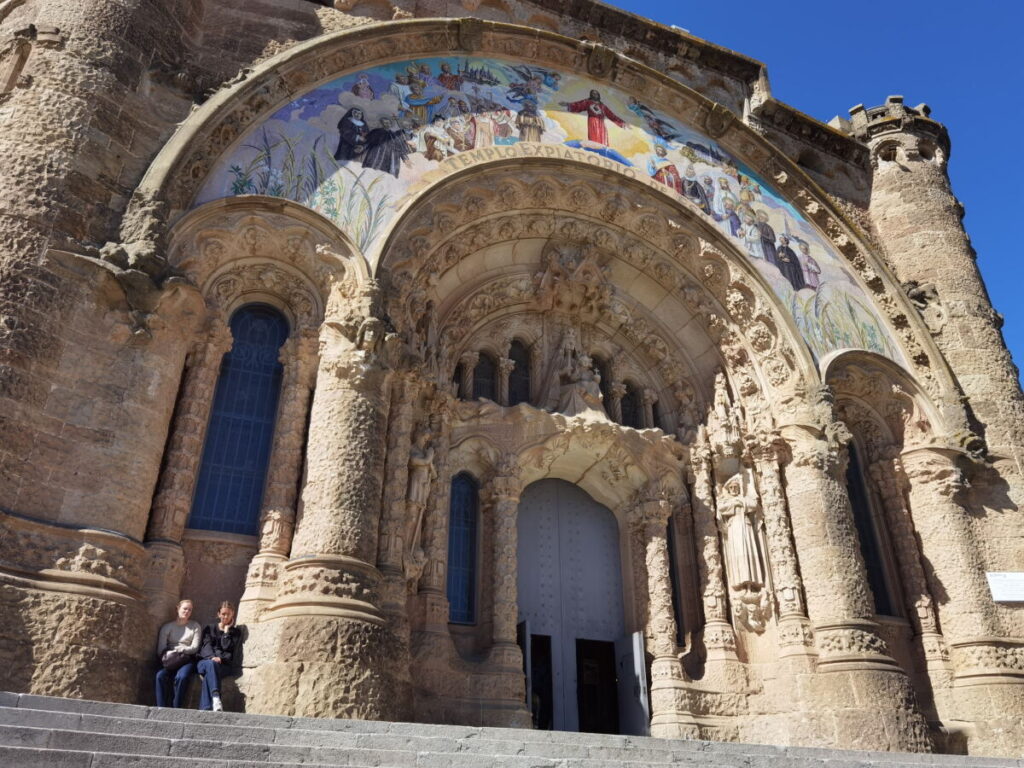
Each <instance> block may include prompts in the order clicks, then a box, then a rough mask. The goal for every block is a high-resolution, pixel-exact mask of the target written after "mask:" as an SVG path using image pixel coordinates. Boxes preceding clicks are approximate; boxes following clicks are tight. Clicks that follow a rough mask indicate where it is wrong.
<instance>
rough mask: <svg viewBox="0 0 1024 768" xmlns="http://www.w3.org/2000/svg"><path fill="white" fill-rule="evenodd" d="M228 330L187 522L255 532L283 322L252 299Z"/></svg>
mask: <svg viewBox="0 0 1024 768" xmlns="http://www.w3.org/2000/svg"><path fill="white" fill-rule="evenodd" d="M231 335H232V337H233V338H234V342H233V344H232V346H231V351H230V352H228V353H227V354H226V355H224V360H223V361H222V362H221V366H220V376H219V378H218V379H217V389H216V391H215V392H214V395H213V408H212V410H211V412H210V423H209V426H208V427H207V429H206V444H205V445H204V447H203V459H202V464H201V466H200V468H199V479H198V481H197V483H196V493H195V497H194V498H193V500H192V514H191V516H190V517H189V523H188V524H189V527H190V528H203V529H206V530H211V531H225V532H227V533H244V534H255V533H256V532H257V528H258V526H259V517H260V505H261V503H262V501H263V489H264V485H265V484H266V478H267V463H268V462H269V460H270V447H271V443H272V442H273V438H274V422H275V421H276V419H277V399H278V395H279V394H280V392H281V373H282V366H281V363H280V362H279V361H278V354H279V350H280V349H281V345H282V344H284V341H285V339H287V338H288V322H287V321H286V320H285V319H284V317H283V316H282V315H281V313H280V312H278V311H277V310H276V309H274V308H273V307H269V306H266V305H264V304H250V305H249V306H246V307H242V308H241V309H239V310H238V311H237V312H235V314H234V315H233V316H232V318H231Z"/></svg>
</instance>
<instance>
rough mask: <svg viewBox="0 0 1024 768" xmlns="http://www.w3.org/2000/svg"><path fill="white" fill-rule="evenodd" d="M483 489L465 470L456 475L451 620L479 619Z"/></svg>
mask: <svg viewBox="0 0 1024 768" xmlns="http://www.w3.org/2000/svg"><path fill="white" fill-rule="evenodd" d="M479 509H480V489H479V487H478V486H477V483H476V480H474V479H473V478H472V477H470V476H469V475H467V474H465V473H463V474H459V475H456V476H455V477H453V478H452V492H451V503H450V511H449V518H448V606H449V610H448V620H449V621H451V622H454V623H457V624H472V623H473V622H475V621H476V549H477V541H476V540H477V526H478V520H479Z"/></svg>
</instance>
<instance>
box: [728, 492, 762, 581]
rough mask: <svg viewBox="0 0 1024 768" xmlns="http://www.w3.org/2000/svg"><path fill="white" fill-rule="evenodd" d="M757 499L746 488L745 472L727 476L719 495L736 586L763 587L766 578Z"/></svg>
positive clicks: (729, 574) (732, 579) (729, 561)
mask: <svg viewBox="0 0 1024 768" xmlns="http://www.w3.org/2000/svg"><path fill="white" fill-rule="evenodd" d="M757 512H758V504H757V499H756V498H752V497H751V496H750V495H748V494H747V493H745V492H744V489H743V476H742V475H741V474H736V475H733V476H732V477H730V478H729V479H728V480H726V482H725V485H724V486H722V493H721V494H720V495H719V498H718V523H719V526H720V527H721V529H722V533H723V535H724V537H725V547H724V550H725V571H726V575H727V576H728V579H729V586H730V587H732V588H733V589H736V590H740V589H750V590H754V591H756V590H759V589H761V588H762V587H763V586H764V585H765V582H766V578H765V567H764V560H763V557H762V554H761V551H762V550H761V547H760V544H759V542H758V534H757V524H758V520H757Z"/></svg>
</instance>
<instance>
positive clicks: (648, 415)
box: [643, 387, 658, 429]
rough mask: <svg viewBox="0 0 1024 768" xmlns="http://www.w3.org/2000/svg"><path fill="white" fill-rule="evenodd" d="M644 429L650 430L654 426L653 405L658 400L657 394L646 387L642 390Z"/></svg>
mask: <svg viewBox="0 0 1024 768" xmlns="http://www.w3.org/2000/svg"><path fill="white" fill-rule="evenodd" d="M643 400H644V414H643V419H644V424H643V426H644V429H650V428H651V427H653V426H655V424H654V403H655V402H656V401H657V400H658V393H657V392H655V391H654V390H653V389H650V388H648V387H645V388H644V392H643Z"/></svg>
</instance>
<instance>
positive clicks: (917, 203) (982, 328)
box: [850, 96, 1024, 468]
mask: <svg viewBox="0 0 1024 768" xmlns="http://www.w3.org/2000/svg"><path fill="white" fill-rule="evenodd" d="M850 125H851V129H852V133H853V135H854V136H855V137H856V138H857V139H859V140H861V141H863V142H864V143H866V144H867V146H868V148H869V149H870V151H871V166H872V171H873V173H872V186H871V201H870V212H871V220H872V222H873V223H874V225H875V228H876V230H877V233H878V235H879V238H880V239H881V242H882V246H883V248H884V249H885V253H886V256H887V257H888V261H889V264H890V265H891V266H892V268H893V270H894V271H895V273H896V276H897V278H898V279H899V280H900V281H902V282H903V283H904V287H905V288H906V289H907V290H908V293H910V295H911V299H912V301H913V302H914V303H915V305H916V306H917V307H918V308H919V309H920V310H921V312H922V314H923V315H924V317H925V321H926V323H927V324H928V325H929V328H930V330H931V332H932V334H933V336H934V337H935V340H936V343H937V344H938V346H939V348H940V349H941V350H942V353H943V355H944V356H945V358H946V361H947V362H948V363H949V366H950V368H952V370H953V373H954V375H955V376H956V378H957V380H958V381H959V383H960V386H961V387H962V389H963V392H964V394H965V395H966V396H967V397H968V399H969V400H970V409H971V411H972V413H973V416H974V418H975V419H976V420H977V423H976V424H975V425H973V426H974V428H975V429H979V431H980V432H982V433H983V435H984V438H985V440H986V442H987V445H988V450H989V452H990V453H991V454H993V458H996V457H1000V458H1005V459H1012V460H1013V464H1015V465H1016V466H1017V467H1018V468H1019V467H1020V466H1021V436H1022V435H1024V431H1022V427H1024V410H1022V402H1021V390H1020V386H1019V384H1018V383H1017V369H1016V367H1015V366H1014V364H1013V362H1012V360H1011V359H1010V353H1009V351H1008V350H1007V349H1006V345H1005V343H1004V342H1003V338H1002V334H1001V333H1000V331H999V329H1000V327H1001V325H1002V320H1001V318H1000V317H999V315H998V314H997V313H996V312H995V310H993V308H992V304H991V302H990V300H989V296H988V291H987V290H986V289H985V284H984V283H983V282H982V279H981V274H980V273H979V271H978V265H977V262H976V256H977V254H976V253H975V251H974V248H973V247H971V241H970V238H969V237H968V236H967V233H966V232H965V231H964V228H963V223H962V221H963V217H964V208H963V205H961V203H960V201H959V200H957V199H956V197H955V196H954V195H953V191H952V189H951V187H950V183H949V176H948V172H947V163H948V160H949V154H950V142H949V135H948V134H947V132H946V128H945V126H943V125H942V124H941V123H939V122H937V121H935V120H934V119H932V118H931V109H930V108H929V107H928V105H927V104H920V105H918V106H917V107H908V106H906V105H905V104H904V103H903V97H902V96H890V97H889V98H888V99H886V102H885V104H883V105H882V106H880V107H873V108H870V109H865V108H864V107H863V106H862V105H858V106H856V107H853V108H852V109H851V110H850Z"/></svg>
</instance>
